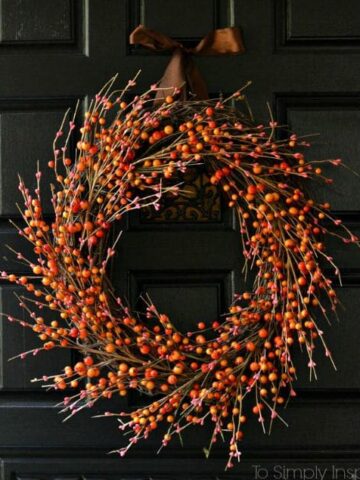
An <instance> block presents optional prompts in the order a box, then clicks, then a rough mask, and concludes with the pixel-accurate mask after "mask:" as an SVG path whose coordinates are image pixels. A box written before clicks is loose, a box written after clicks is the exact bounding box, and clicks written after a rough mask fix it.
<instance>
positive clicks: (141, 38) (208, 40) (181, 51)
mask: <svg viewBox="0 0 360 480" xmlns="http://www.w3.org/2000/svg"><path fill="white" fill-rule="evenodd" d="M129 40H130V44H131V45H134V44H138V45H142V46H144V47H146V48H149V49H150V50H153V51H156V52H161V51H172V52H173V53H172V57H171V60H170V62H169V64H168V65H167V67H166V70H165V72H164V75H163V77H162V79H161V81H160V84H159V88H160V90H157V92H156V97H155V103H156V104H159V103H162V102H163V100H164V99H165V97H166V96H167V95H171V94H173V91H174V89H175V88H177V89H180V91H181V98H183V99H185V98H186V96H187V92H188V91H190V92H191V93H192V94H194V95H195V96H196V99H198V100H205V99H207V98H209V96H208V91H207V87H206V84H205V81H204V79H203V77H202V75H201V73H200V71H199V69H198V67H197V66H196V64H195V62H194V61H193V58H192V57H193V56H194V55H236V54H239V53H243V52H244V51H245V48H244V44H243V41H242V36H241V32H240V30H239V29H238V28H237V27H228V28H221V29H218V30H214V31H212V32H210V33H209V34H208V35H206V37H204V38H203V39H202V40H200V42H199V43H198V44H197V45H196V47H194V48H185V47H184V46H183V45H182V44H181V43H180V42H178V41H177V40H174V39H172V38H170V37H168V36H167V35H164V34H163V33H160V32H156V31H154V30H150V29H149V28H146V27H145V26H144V25H139V26H138V27H136V28H135V30H134V31H133V32H132V33H131V34H130V39H129Z"/></svg>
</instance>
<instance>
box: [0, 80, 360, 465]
mask: <svg viewBox="0 0 360 480" xmlns="http://www.w3.org/2000/svg"><path fill="white" fill-rule="evenodd" d="M113 84H114V79H112V80H111V81H110V82H108V84H106V85H105V86H104V87H103V88H102V90H101V91H100V92H99V94H98V95H96V97H95V98H94V99H93V100H92V102H91V104H90V107H89V109H88V111H87V112H86V114H85V118H84V122H83V124H82V126H81V128H80V129H79V132H77V128H76V126H75V114H74V116H73V117H71V118H70V117H69V113H68V114H67V116H65V118H64V120H63V122H62V125H61V127H60V129H59V131H58V132H57V134H56V138H55V140H54V157H53V160H51V161H50V162H49V166H50V168H52V169H53V170H54V172H55V177H56V185H57V187H54V186H53V189H52V192H53V196H52V204H53V209H54V217H53V219H52V220H51V221H48V220H47V219H46V217H44V215H43V211H42V200H41V197H40V177H41V172H40V171H38V172H37V174H36V178H37V188H36V189H35V192H34V193H30V192H29V190H28V189H27V188H26V187H25V185H24V183H23V181H22V180H20V185H19V188H20V190H21V192H22V195H23V197H24V205H25V206H24V210H23V211H22V216H23V219H24V221H25V226H24V227H23V226H18V227H17V228H18V231H19V233H20V235H22V236H23V237H25V239H26V240H28V241H29V242H30V243H31V244H32V246H33V250H34V252H35V257H36V259H35V260H32V261H30V260H26V258H25V256H24V255H23V254H22V253H17V256H18V258H19V259H21V260H22V261H24V262H25V263H26V264H27V265H28V267H30V269H31V271H32V274H30V275H28V276H22V277H17V276H15V275H13V274H7V273H6V272H3V273H2V276H3V278H4V279H7V280H9V281H10V282H15V283H16V284H18V285H21V286H23V287H24V289H25V290H26V291H27V292H25V293H24V294H23V295H21V296H20V297H19V301H20V303H21V306H22V307H23V308H25V309H26V310H27V311H28V313H29V320H28V321H23V320H20V319H16V318H13V317H11V316H8V318H9V319H10V320H12V321H17V322H19V323H21V325H23V326H25V327H29V328H30V329H32V330H33V331H34V332H35V333H36V334H37V335H38V337H39V339H40V340H41V342H42V343H41V346H40V347H39V348H37V349H36V350H35V351H32V353H37V352H39V351H46V350H50V349H54V348H60V349H73V350H75V351H76V352H77V355H78V358H79V361H78V362H77V363H76V364H74V365H67V366H65V367H64V369H63V371H62V372H61V373H59V374H57V375H54V376H49V377H43V378H42V379H35V380H38V381H42V382H43V384H44V386H45V387H46V388H54V389H57V390H64V391H65V395H66V397H65V398H64V402H63V411H65V412H68V416H69V417H71V416H72V415H74V414H75V413H76V412H78V411H80V410H81V409H83V408H87V407H91V406H93V405H94V404H95V403H96V402H97V401H98V400H99V399H104V398H105V399H109V398H111V397H112V396H114V395H120V396H125V395H127V393H128V392H129V391H130V390H136V391H139V392H141V393H143V394H146V395H147V396H148V397H147V398H148V404H147V405H146V406H144V407H141V408H137V409H136V410H135V411H132V412H120V413H109V412H107V413H105V415H114V416H116V417H117V418H118V421H119V423H120V428H121V430H125V431H129V432H131V435H130V437H129V442H128V445H127V446H126V447H123V448H120V449H119V450H118V452H119V454H120V455H121V456H122V455H124V454H125V453H126V452H127V450H128V449H129V448H130V447H131V446H132V445H134V444H136V443H137V442H138V441H139V440H141V439H146V438H147V437H148V436H149V435H150V434H151V432H153V431H155V430H157V429H158V427H160V426H162V429H163V437H162V445H163V446H165V445H167V444H168V443H169V442H170V440H171V439H172V438H173V437H174V436H175V435H179V436H181V433H182V432H183V431H184V430H185V429H186V428H187V427H189V426H191V425H197V426H202V425H204V423H205V422H206V423H209V422H210V424H211V422H212V424H213V433H212V435H211V437H210V439H209V444H210V446H209V447H208V448H207V449H205V451H206V453H209V451H210V449H211V446H212V445H213V444H214V443H215V442H216V440H217V438H218V437H222V438H223V439H227V442H228V447H229V459H228V463H227V465H226V467H231V466H232V465H233V463H234V460H239V458H240V450H239V448H240V442H241V440H242V438H243V427H244V424H245V423H246V421H247V416H246V413H247V409H248V408H249V406H248V404H249V402H251V405H250V411H251V410H252V414H253V415H255V416H256V417H257V418H258V420H259V422H260V423H261V425H262V428H263V429H264V431H265V430H266V429H267V428H271V424H272V423H273V420H274V419H275V418H278V419H280V420H281V421H283V422H284V420H283V419H282V418H281V416H280V415H279V413H278V407H279V406H282V405H284V404H285V403H286V402H287V399H288V397H290V396H295V395H296V394H295V391H294V388H293V382H294V380H295V379H296V367H295V365H294V364H293V360H292V351H293V345H295V344H296V343H298V344H300V346H301V347H302V350H303V351H305V353H306V355H307V358H308V359H307V362H308V366H309V368H310V373H311V374H314V372H315V361H314V359H313V353H314V348H315V346H316V345H317V344H322V346H323V348H324V351H325V355H326V356H327V357H329V358H330V359H331V354H330V351H329V349H328V348H327V347H326V344H325V342H324V338H323V333H322V331H321V322H322V321H323V319H324V317H325V318H326V319H327V318H328V312H329V311H332V310H335V308H336V305H337V303H338V302H337V296H336V293H335V291H334V288H333V286H332V282H331V280H330V279H329V278H327V276H326V273H324V272H325V267H326V264H327V266H330V267H331V270H333V269H335V273H336V275H339V272H338V269H337V268H336V266H335V265H334V263H333V261H332V259H331V257H330V256H329V255H328V254H327V253H326V250H325V244H324V237H325V236H326V235H328V234H329V235H335V236H337V237H339V238H341V239H342V240H343V241H344V243H355V244H358V239H357V238H356V237H355V236H354V235H352V234H351V233H350V232H349V231H348V230H347V228H346V227H345V226H344V225H342V223H341V222H340V221H339V220H336V219H334V218H333V217H332V216H331V214H330V205H329V204H328V203H322V204H321V203H317V202H316V201H315V200H313V199H312V198H310V197H309V196H308V195H307V194H306V192H305V188H304V187H305V186H306V184H308V183H309V182H314V181H315V180H316V179H318V180H320V181H323V182H325V183H331V180H330V179H328V178H326V177H325V176H324V174H323V170H322V166H323V164H325V163H329V164H330V165H333V166H335V167H336V166H339V165H340V164H341V161H340V160H329V161H316V162H315V161H307V160H305V158H304V154H303V153H302V152H303V150H304V147H306V146H307V143H306V142H305V141H303V140H301V139H299V138H297V136H296V135H294V134H293V135H291V136H290V137H287V138H285V139H279V138H278V135H276V131H277V129H278V127H277V124H276V122H274V121H273V120H272V119H271V121H270V122H269V124H268V125H265V126H264V125H259V124H256V123H255V122H254V121H253V120H252V119H251V117H250V116H249V115H248V114H246V113H241V108H239V106H240V105H242V104H245V102H246V100H245V97H244V94H243V89H241V90H239V91H237V92H236V93H234V94H233V95H232V96H231V97H230V98H227V99H217V100H207V101H194V100H187V101H184V100H181V99H180V97H179V96H178V94H179V92H178V91H176V90H174V92H173V94H172V95H168V96H166V98H165V101H164V102H161V103H160V104H158V105H157V106H154V104H153V96H154V93H155V94H156V93H159V92H158V90H159V87H158V86H152V87H151V88H150V89H149V90H148V91H147V92H145V93H143V94H142V95H138V96H135V97H134V98H133V99H132V100H130V101H129V100H128V101H125V99H127V98H128V97H129V89H130V88H131V87H132V86H133V85H134V84H135V81H134V80H132V81H130V82H129V83H128V85H127V86H126V87H125V88H124V89H123V90H113V88H114V87H113ZM75 133H77V134H78V138H80V139H79V141H78V142H77V144H76V148H71V145H72V144H71V142H70V139H71V137H72V136H73V135H74V134H75ZM200 164H201V165H205V167H206V169H207V171H208V172H210V175H211V182H212V183H213V184H214V185H217V187H218V188H219V190H221V192H223V193H224V194H225V196H226V198H227V203H228V207H229V208H231V209H234V211H235V213H236V216H237V219H238V228H239V232H240V236H239V237H240V238H241V241H242V246H243V255H244V259H245V263H246V265H248V266H249V267H250V268H252V269H253V270H254V271H255V281H254V285H253V288H252V290H251V291H248V292H243V293H241V294H237V295H236V296H235V298H234V302H233V304H232V305H231V306H230V307H229V311H228V312H227V314H226V315H224V317H223V318H222V319H221V320H219V321H215V322H214V323H213V324H212V325H205V323H204V322H200V323H199V324H198V330H197V331H194V332H181V331H178V330H177V329H176V327H175V326H174V324H173V323H172V322H171V319H170V318H169V317H168V316H167V315H166V314H164V313H160V312H159V311H158V310H157V308H156V306H155V305H153V303H152V302H151V300H150V299H149V298H147V303H146V312H144V313H143V314H141V313H136V312H134V311H132V310H131V308H130V307H129V306H128V305H127V304H126V303H125V302H124V301H123V300H122V299H120V298H118V297H117V296H116V293H115V292H114V290H113V288H112V285H111V281H110V279H109V277H108V275H107V273H108V266H109V263H110V259H111V258H112V257H113V256H114V254H115V245H116V242H117V241H118V240H119V237H117V238H116V240H115V242H114V241H113V240H114V237H112V241H111V240H110V239H111V236H110V232H111V231H112V226H113V225H114V224H116V222H117V221H118V220H120V219H121V218H122V217H124V216H125V215H127V214H128V213H129V212H131V211H132V210H136V209H142V208H145V207H149V206H152V207H154V208H155V209H159V208H161V204H160V200H161V199H162V197H164V196H165V195H178V194H179V193H181V178H182V175H183V174H184V172H186V171H187V170H188V169H189V168H196V166H197V165H200ZM109 245H110V246H109ZM39 280H41V282H42V287H41V288H39V286H38V285H39ZM39 309H49V310H50V312H51V318H52V319H51V320H49V321H47V320H45V319H44V316H42V315H41V314H39ZM27 353H30V352H26V353H25V354H22V357H24V356H26V354H27ZM69 392H70V393H69ZM246 397H249V399H250V400H247V399H246ZM245 399H246V402H245V404H244V401H245ZM284 423H285V422H284ZM268 424H269V426H268Z"/></svg>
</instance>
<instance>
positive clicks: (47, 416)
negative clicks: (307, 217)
mask: <svg viewBox="0 0 360 480" xmlns="http://www.w3.org/2000/svg"><path fill="white" fill-rule="evenodd" d="M0 14H1V18H0V22H1V23H0V168H1V175H0V215H1V218H0V227H1V228H0V235H1V243H0V250H1V259H0V270H3V269H6V270H7V271H13V272H16V273H21V271H22V269H23V267H22V266H21V265H20V264H18V263H17V262H16V261H14V260H13V259H12V258H11V255H9V253H8V251H7V249H6V247H5V245H6V244H11V245H15V247H16V245H18V244H19V242H20V240H19V239H18V237H17V234H16V233H15V231H14V230H12V229H11V228H10V227H9V223H8V220H9V219H16V218H17V215H18V213H17V209H16V206H15V202H16V201H17V200H18V196H17V193H16V191H17V172H21V174H22V175H23V176H24V178H25V181H26V182H27V183H28V184H29V185H30V186H31V184H32V182H33V173H34V170H35V168H36V162H37V161H38V160H39V161H40V164H42V165H43V166H45V165H46V163H47V161H48V160H49V158H50V152H51V143H52V139H53V135H54V133H55V132H56V130H57V127H58V124H59V121H60V119H61V118H62V115H63V113H64V111H65V110H66V109H67V108H68V107H69V106H73V105H74V104H75V102H76V99H77V98H80V100H81V102H82V103H81V104H82V108H83V110H85V109H86V103H87V98H88V97H87V96H88V95H91V94H93V93H95V92H96V91H97V89H98V88H99V87H100V86H101V85H102V84H103V83H104V82H105V81H106V80H108V79H109V78H110V76H112V75H113V74H114V73H116V72H119V82H120V83H121V82H126V81H127V80H128V78H130V77H131V76H133V75H134V74H135V73H136V71H137V70H138V69H139V68H141V69H142V75H141V77H140V80H139V84H138V88H139V90H140V89H142V88H143V87H144V86H147V85H149V84H151V83H153V82H154V81H156V80H158V79H159V78H160V77H161V75H162V72H163V70H164V67H165V65H166V62H167V61H168V58H167V57H166V56H164V55H154V54H151V53H149V52H148V51H146V50H144V49H138V48H135V47H131V46H130V45H129V43H128V35H129V33H130V31H131V30H132V29H133V28H134V27H135V26H136V25H137V24H139V23H144V24H145V25H146V26H148V27H150V28H154V29H157V30H159V31H161V32H164V33H167V34H169V35H170V36H172V37H174V38H176V39H179V40H180V41H182V42H184V43H185V42H186V44H188V45H192V44H194V43H196V42H197V41H198V40H199V39H200V38H201V37H202V36H203V35H205V34H206V33H207V32H208V31H210V30H212V29H214V28H217V27H224V26H231V25H238V26H241V27H242V30H243V34H244V39H245V45H246V53H245V54H243V55H241V56H237V57H227V58H224V57H222V58H217V57H210V58H199V59H197V62H198V65H199V66H200V68H201V70H202V72H203V73H204V75H205V77H206V79H207V82H208V86H209V90H210V92H211V93H213V94H217V93H218V92H219V91H221V92H224V93H229V92H232V91H233V90H235V89H236V88H238V87H239V86H241V85H243V84H244V83H246V81H247V80H249V79H251V80H252V81H253V86H252V87H251V89H250V90H249V92H248V97H249V100H250V103H251V105H252V109H253V112H254V115H255V116H256V117H257V118H259V120H261V119H263V118H266V102H267V101H268V102H270V103H271V104H272V108H273V111H274V112H275V113H276V115H277V117H278V118H279V121H280V122H281V123H284V124H288V125H290V127H291V128H293V129H294V130H296V131H297V132H298V133H299V134H308V133H319V134H320V136H319V137H314V140H313V144H314V146H313V149H312V153H311V155H313V156H314V157H317V158H319V157H321V158H328V157H332V158H337V157H341V158H343V159H344V161H345V162H347V163H348V165H349V166H351V167H352V168H354V169H356V170H358V171H360V168H359V157H360V140H359V131H360V128H359V127H360V94H359V80H358V77H359V75H358V72H359V69H358V66H359V63H360V10H359V5H358V1H357V0H347V2H339V1H338V0H327V1H324V0H302V1H300V0H274V1H263V0H243V1H235V0H221V1H220V0H127V1H126V0H105V1H101V0H52V1H51V2H50V1H49V0H2V1H1V2H0ZM43 170H44V171H45V170H46V168H45V167H44V168H43ZM336 180H337V183H336V188H334V189H333V191H331V192H330V198H329V200H331V201H332V205H333V209H334V210H335V211H336V212H337V213H338V214H339V216H340V217H341V218H342V219H343V220H344V221H345V222H346V223H347V224H348V225H349V226H350V227H351V229H352V231H353V232H354V233H355V234H358V233H359V230H360V223H359V221H360V216H359V213H360V195H359V193H358V188H359V181H358V179H357V177H355V176H352V175H351V174H350V173H346V171H345V170H343V171H341V173H340V172H338V178H337V179H336ZM186 182H187V185H188V187H187V188H188V190H189V191H191V192H192V195H190V197H188V198H179V199H177V200H176V202H175V203H174V202H173V203H169V204H167V205H166V207H165V208H164V209H163V210H162V211H161V213H155V212H152V211H143V212H141V214H139V215H134V216H132V217H131V218H130V219H129V222H128V225H127V227H126V229H127V231H126V234H125V235H124V237H123V239H122V242H121V244H120V247H119V250H118V255H117V260H116V263H115V265H114V267H115V268H114V281H116V282H117V285H118V288H119V290H122V291H123V292H124V293H125V294H126V295H127V296H128V297H129V299H130V300H131V301H132V302H136V300H137V298H138V296H139V294H140V293H141V292H144V291H147V292H148V293H149V294H150V295H151V297H152V298H153V300H154V301H155V303H157V304H158V305H159V308H160V309H161V310H163V311H166V312H167V313H169V314H170V315H171V316H172V317H173V318H175V321H176V323H177V325H178V326H179V328H183V329H189V328H191V327H192V326H193V325H194V324H196V323H197V322H198V321H199V320H204V321H211V320H213V319H215V318H217V317H218V315H219V314H220V313H221V312H222V311H224V310H225V308H226V306H227V305H228V304H229V302H230V300H231V297H232V295H233V293H234V292H236V291H239V290H241V289H242V286H243V284H244V281H243V278H242V275H241V265H242V262H241V250H240V247H239V238H238V234H237V233H236V227H235V223H234V219H233V218H232V216H231V214H230V213H229V211H227V210H226V209H225V208H224V204H223V202H222V199H221V198H220V197H219V195H218V194H217V192H216V190H215V189H214V187H213V186H212V185H211V184H210V183H209V179H208V178H207V176H206V173H205V172H202V171H198V172H190V173H189V174H188V176H187V178H186ZM316 194H317V195H323V192H321V191H319V192H316ZM332 253H333V255H334V257H335V259H336V261H337V263H338V265H339V266H340V267H341V270H342V272H343V286H342V287H341V289H340V297H341V299H342V301H343V303H344V305H345V307H346V310H343V311H340V320H341V321H340V322H339V323H336V322H335V323H334V325H333V328H332V330H331V332H328V330H329V329H326V330H327V332H326V333H327V334H328V341H329V344H330V347H331V349H332V351H333V354H334V357H335V360H336V363H337V366H338V372H334V371H333V370H331V366H330V365H329V363H328V362H326V360H322V359H321V358H319V359H318V360H317V363H318V371H319V377H320V380H319V381H318V382H317V383H314V382H313V383H309V382H308V381H307V371H306V366H304V368H303V377H302V379H301V380H300V382H299V388H298V397H297V398H296V399H294V400H293V401H292V402H291V403H290V405H289V407H288V408H287V411H286V412H285V417H286V420H287V421H288V423H289V424H290V429H286V428H285V427H283V426H282V425H281V424H280V423H279V424H278V425H276V427H275V428H274V431H273V433H272V435H271V437H268V436H265V435H263V434H262V431H261V428H260V426H259V425H258V424H257V422H256V421H254V422H252V423H250V424H249V426H248V429H247V436H246V439H245V441H244V448H243V451H244V453H243V459H242V462H241V464H240V465H239V467H236V468H235V469H234V470H233V471H231V472H229V473H226V474H225V473H224V472H223V469H224V466H225V460H226V455H227V451H226V449H223V448H222V447H221V445H219V446H218V448H217V449H216V450H215V451H214V452H213V456H212V457H211V458H210V459H209V460H205V459H204V455H203V452H202V446H203V445H205V442H206V432H205V431H203V430H201V431H200V430H196V431H194V432H192V433H191V434H190V435H189V437H188V438H187V440H186V443H185V446H184V447H181V445H180V444H174V445H172V446H171V447H169V450H168V451H165V452H163V453H161V455H160V456H158V457H156V456H155V455H154V451H156V449H157V443H158V440H159V439H158V438H156V437H154V438H153V439H151V440H150V441H149V442H148V443H146V444H143V445H141V446H139V447H138V448H137V449H134V450H133V452H132V453H131V454H130V455H129V456H128V457H126V458H122V459H120V458H118V457H116V456H112V455H107V453H106V452H108V451H109V450H112V449H114V448H117V447H118V446H119V445H120V443H121V433H120V432H119V431H118V430H117V428H116V425H115V423H114V421H113V420H111V419H109V420H90V413H81V414H79V416H78V417H75V418H73V419H72V420H71V421H69V422H67V423H65V424H64V423H62V422H61V420H62V418H61V416H59V415H57V409H56V404H57V403H58V401H59V399H60V397H59V396H57V395H56V394H55V393H45V392H43V391H41V389H40V388H37V387H36V386H35V385H34V384H32V383H30V380H31V378H33V377H36V376H39V375H42V374H44V373H48V372H56V371H57V370H58V369H60V368H61V367H62V365H64V363H65V359H64V358H63V357H62V356H61V355H59V354H55V353H54V354H53V355H47V356H46V357H45V356H38V357H34V358H29V359H27V360H26V361H21V360H19V361H15V362H8V361H7V359H8V358H9V357H12V356H13V355H16V354H18V353H19V352H21V351H24V350H28V349H29V348H31V346H32V345H34V342H35V340H34V338H33V337H32V335H31V334H28V333H26V332H25V330H23V329H21V328H19V327H18V326H15V325H13V324H11V323H9V322H8V321H7V320H2V321H1V323H0V328H1V343H0V352H1V356H0V460H1V463H0V468H1V475H2V478H4V479H6V480H10V479H22V480H25V479H27V480H30V479H32V480H35V479H53V480H55V479H69V480H70V479H94V480H95V479H100V478H101V479H120V478H121V479H129V480H130V479H144V480H145V479H146V480H148V479H150V478H152V479H157V478H163V479H173V478H175V479H179V480H180V479H200V478H204V479H205V478H207V479H212V480H215V479H217V478H240V475H241V477H242V478H245V475H246V476H247V477H248V478H254V479H259V480H263V479H266V478H271V475H274V476H275V475H276V476H275V478H278V479H285V478H289V479H292V478H295V477H294V476H291V475H294V474H295V473H294V472H292V471H288V470H286V469H287V468H297V467H298V468H300V469H301V470H299V471H297V475H298V476H297V477H296V478H301V479H302V478H305V477H304V475H305V474H306V470H305V469H308V472H309V473H308V475H311V474H312V475H313V476H312V477H309V476H308V477H307V478H311V479H313V478H314V479H315V478H321V477H320V476H319V475H320V473H319V472H320V471H321V472H324V473H325V474H326V477H327V478H332V479H334V478H339V479H343V478H351V477H350V476H349V475H350V474H351V473H355V470H354V469H355V468H356V467H358V468H359V467H360V434H359V424H360V404H359V401H360V375H359V373H358V371H357V368H358V362H359V360H360V355H359V348H358V337H357V335H360V326H359V321H358V318H359V312H360V296H359V290H358V288H359V286H360V257H359V255H358V254H357V253H356V251H355V249H354V248H347V249H346V251H345V250H344V248H343V245H342V244H336V243H334V244H333V245H332ZM13 290H14V287H12V286H10V285H6V284H5V283H3V284H2V285H1V292H0V294H1V306H0V308H1V311H5V312H10V313H12V314H13V315H21V312H20V311H19V307H18V306H17V300H16V298H15V296H14V295H13ZM67 362H68V359H67ZM67 362H66V363H67ZM139 401H141V399H139V398H130V399H129V400H128V403H129V404H130V406H131V405H135V404H136V403H137V402H139ZM119 402H120V401H119ZM111 407H112V408H116V407H117V408H120V403H119V404H118V406H117V404H116V402H113V404H112V405H111ZM93 413H97V412H93ZM336 468H338V469H340V470H335V469H336ZM341 468H347V469H348V470H347V471H345V470H344V471H343V470H341ZM264 469H265V470H264ZM266 469H268V470H266ZM316 469H319V470H316ZM267 475H268V476H267ZM286 475H287V477H286ZM301 475H302V476H301ZM315 475H317V477H315ZM346 475H347V476H346ZM353 478H356V477H353Z"/></svg>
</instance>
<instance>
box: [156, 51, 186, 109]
mask: <svg viewBox="0 0 360 480" xmlns="http://www.w3.org/2000/svg"><path fill="white" fill-rule="evenodd" d="M185 63H186V60H185V56H184V53H183V51H182V50H181V49H180V48H176V49H175V50H174V53H173V54H172V57H171V59H170V62H169V63H168V65H167V67H166V69H165V72H164V75H163V77H162V79H161V80H160V83H159V87H158V90H157V92H156V96H155V100H154V104H155V105H156V106H159V105H161V104H162V103H163V102H164V100H165V98H166V97H167V96H169V95H174V90H176V89H179V90H180V92H181V93H180V98H181V99H182V100H185V99H186V81H187V79H186V74H185V68H186V65H185Z"/></svg>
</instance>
